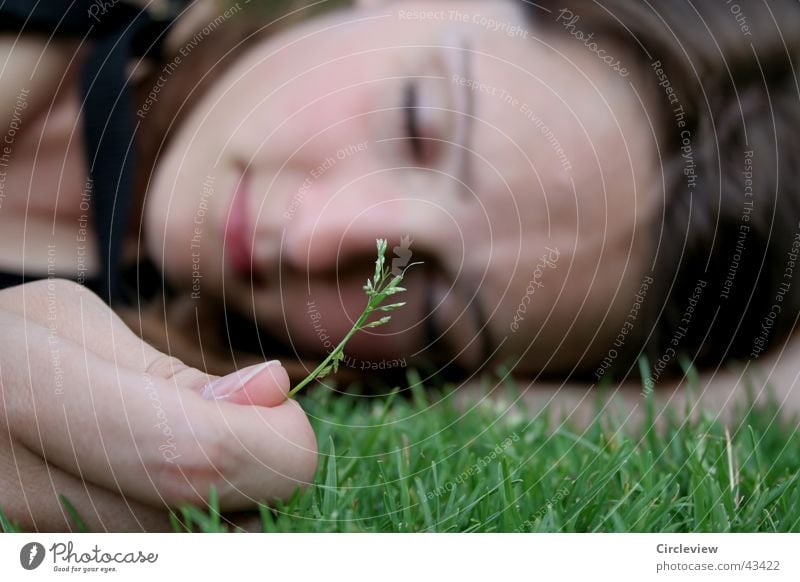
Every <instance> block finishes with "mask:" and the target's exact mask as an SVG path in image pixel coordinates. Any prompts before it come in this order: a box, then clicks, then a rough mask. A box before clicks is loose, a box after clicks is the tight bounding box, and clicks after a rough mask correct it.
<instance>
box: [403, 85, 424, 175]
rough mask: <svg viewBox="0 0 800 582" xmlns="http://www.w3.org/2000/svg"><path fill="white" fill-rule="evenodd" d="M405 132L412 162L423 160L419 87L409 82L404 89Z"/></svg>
mask: <svg viewBox="0 0 800 582" xmlns="http://www.w3.org/2000/svg"><path fill="white" fill-rule="evenodd" d="M404 97H405V99H404V101H405V130H406V137H407V138H408V140H409V147H410V149H411V155H412V156H413V158H414V160H416V161H418V162H422V161H424V159H425V143H424V141H425V140H424V136H423V135H422V127H421V125H420V116H419V106H420V104H419V85H418V84H417V83H415V82H413V81H412V82H410V83H408V85H406V88H405V96H404Z"/></svg>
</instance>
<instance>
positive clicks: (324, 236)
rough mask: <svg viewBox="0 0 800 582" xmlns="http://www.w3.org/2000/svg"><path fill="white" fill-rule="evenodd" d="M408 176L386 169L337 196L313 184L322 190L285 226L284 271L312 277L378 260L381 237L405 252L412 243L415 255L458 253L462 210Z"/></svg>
mask: <svg viewBox="0 0 800 582" xmlns="http://www.w3.org/2000/svg"><path fill="white" fill-rule="evenodd" d="M408 174H409V171H407V170H387V171H385V172H379V173H377V174H376V175H374V176H372V177H365V178H363V179H361V180H357V182H356V183H354V184H351V185H349V186H348V187H345V188H342V189H341V190H339V191H336V192H325V191H319V190H321V189H323V188H325V185H323V184H321V183H320V184H319V185H315V186H314V187H313V189H315V190H318V191H316V192H315V191H310V192H309V195H308V203H307V204H306V205H304V207H303V208H302V209H300V211H298V212H297V214H296V215H295V216H294V218H293V219H292V220H291V222H290V223H289V224H287V225H286V228H285V231H284V242H283V248H282V249H281V261H282V263H283V264H284V266H286V267H290V268H292V269H294V270H297V271H299V272H307V273H309V274H326V273H327V274H331V273H334V272H335V271H336V270H337V269H338V270H340V271H341V270H342V269H345V270H347V269H348V268H349V267H350V266H351V264H352V263H354V262H356V261H363V260H364V259H365V258H366V257H372V258H373V259H374V256H375V240H376V239H379V238H380V239H387V240H388V241H389V244H390V245H391V247H394V246H399V247H401V248H402V246H403V241H409V240H413V252H418V253H420V255H425V256H439V255H440V254H441V251H442V249H450V250H451V251H452V252H456V253H457V251H458V248H459V246H461V243H460V242H459V241H460V240H462V239H463V233H462V232H461V229H460V228H459V225H458V218H457V211H458V209H457V208H454V206H453V204H452V203H451V202H450V201H449V200H448V197H447V195H444V196H433V195H428V196H426V195H424V194H423V193H424V192H426V190H425V189H423V187H424V182H423V181H421V180H420V181H419V182H420V184H419V187H418V188H415V187H414V185H413V182H414V181H415V179H414V178H415V176H409V175H408ZM403 185H405V186H406V187H403ZM444 186H445V185H443V189H444ZM430 187H431V184H428V185H427V188H430ZM404 192H407V193H404ZM391 247H390V248H391ZM402 252H404V251H402ZM402 258H405V257H402ZM367 264H368V263H367ZM356 266H357V267H358V266H359V265H356Z"/></svg>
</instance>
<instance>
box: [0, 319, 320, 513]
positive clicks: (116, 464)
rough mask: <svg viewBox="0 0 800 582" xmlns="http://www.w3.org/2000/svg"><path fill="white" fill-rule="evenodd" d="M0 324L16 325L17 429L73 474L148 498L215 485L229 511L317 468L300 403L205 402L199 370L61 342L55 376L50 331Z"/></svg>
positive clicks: (12, 415) (10, 384) (11, 370)
mask: <svg viewBox="0 0 800 582" xmlns="http://www.w3.org/2000/svg"><path fill="white" fill-rule="evenodd" d="M0 326H2V327H3V328H4V329H5V330H8V331H9V332H10V333H9V335H7V336H4V338H3V340H2V343H1V344H0V348H1V349H0V358H1V360H0V361H2V367H0V383H1V384H0V393H1V394H2V395H3V402H2V406H3V407H4V408H5V409H6V410H7V411H8V414H7V418H8V419H9V427H10V429H11V432H12V435H13V436H14V437H15V438H18V439H19V441H20V442H21V443H23V444H24V445H25V446H27V447H28V448H29V449H31V450H32V451H34V452H35V453H36V454H38V455H39V456H41V457H42V458H44V459H45V460H46V461H48V462H49V463H51V464H53V465H55V466H58V467H59V468H61V469H63V470H64V471H66V472H69V473H72V474H74V475H80V476H81V477H82V478H83V479H85V480H88V481H90V482H93V483H96V484H98V485H101V486H103V487H105V488H107V489H110V490H114V491H117V490H119V491H121V492H123V493H124V494H125V495H126V496H128V497H130V498H132V499H135V500H139V501H142V502H144V503H148V504H150V505H153V506H161V505H163V504H167V505H170V506H174V505H175V504H176V503H181V502H185V501H191V502H200V501H204V500H207V499H208V495H209V492H210V488H211V486H212V485H213V486H216V487H217V489H218V490H220V491H225V494H224V501H223V505H222V508H223V509H244V508H247V507H252V506H253V504H254V499H274V498H278V497H279V498H286V497H289V496H291V494H292V493H293V491H294V490H295V488H296V487H297V486H298V484H302V483H305V482H308V481H309V480H310V479H311V477H312V476H313V473H314V469H315V466H316V442H315V439H314V436H313V432H312V431H311V428H310V426H309V424H308V419H307V418H306V417H305V414H303V412H302V410H301V409H300V408H299V406H297V405H296V403H295V402H293V401H285V402H284V403H283V404H281V405H279V406H276V407H274V408H267V407H262V406H234V405H231V404H230V403H227V402H217V401H213V402H212V401H208V400H205V399H203V398H202V397H201V396H200V394H199V390H196V391H193V390H191V389H190V388H195V389H196V387H197V385H198V384H199V383H201V382H202V381H203V379H204V377H203V376H204V375H202V374H201V373H198V372H197V371H192V370H189V369H187V370H182V371H180V372H178V373H177V374H176V375H175V376H173V377H171V378H169V379H163V378H159V377H156V376H153V375H151V374H148V373H146V372H134V371H130V370H121V369H119V368H117V367H116V366H114V365H113V364H111V363H109V362H107V361H105V360H103V359H101V358H99V357H98V356H97V355H95V354H93V353H91V352H87V351H86V350H84V349H83V348H82V347H81V346H78V345H76V344H74V343H73V342H66V341H64V342H62V343H61V344H60V345H59V352H58V354H59V355H58V357H59V360H60V363H59V373H58V374H54V373H53V369H52V367H51V366H50V365H49V364H50V362H49V361H48V360H49V358H50V357H51V356H52V354H51V353H48V352H47V351H45V355H43V354H42V346H46V345H47V332H46V330H44V329H43V328H41V326H37V325H35V324H31V323H29V322H25V321H24V320H21V318H19V317H18V316H16V315H14V314H9V313H7V312H0ZM9 337H11V338H13V339H12V340H9V339H8V338H9ZM162 358H163V356H162ZM163 361H166V360H163ZM156 367H157V366H156ZM59 377H60V378H61V385H59V379H58V378H59ZM261 381H263V380H261ZM187 384H189V385H187ZM6 397H8V398H6ZM221 497H222V495H221Z"/></svg>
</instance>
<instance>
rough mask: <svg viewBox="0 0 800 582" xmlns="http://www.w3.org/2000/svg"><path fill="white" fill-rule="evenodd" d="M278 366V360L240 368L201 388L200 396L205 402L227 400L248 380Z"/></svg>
mask: <svg viewBox="0 0 800 582" xmlns="http://www.w3.org/2000/svg"><path fill="white" fill-rule="evenodd" d="M280 365H281V363H280V362H279V361H278V360H272V361H271V362H265V363H263V364H256V365H255V366H249V367H247V368H242V369H241V370H237V371H235V372H232V373H231V374H228V375H227V376H223V377H222V378H218V379H217V380H214V381H213V382H209V383H208V384H206V385H205V386H203V390H202V391H201V392H200V395H201V396H202V397H203V398H205V399H206V400H224V399H225V398H229V397H230V396H232V395H233V394H235V393H236V392H238V391H239V390H241V389H243V388H244V387H245V385H246V384H247V383H248V382H249V381H250V380H252V379H253V378H255V377H256V376H258V375H259V374H260V373H261V372H263V371H264V370H266V369H267V368H269V367H270V366H280Z"/></svg>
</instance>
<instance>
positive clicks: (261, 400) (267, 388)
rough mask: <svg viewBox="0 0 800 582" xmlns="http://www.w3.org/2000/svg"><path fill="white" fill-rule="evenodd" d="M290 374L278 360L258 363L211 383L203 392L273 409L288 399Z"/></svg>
mask: <svg viewBox="0 0 800 582" xmlns="http://www.w3.org/2000/svg"><path fill="white" fill-rule="evenodd" d="M289 388H290V386H289V374H288V373H287V372H286V370H285V369H284V367H283V366H282V365H281V363H280V362H279V361H278V360H273V361H271V362H265V363H263V364H256V365H254V366H249V367H247V368H242V369H241V370H236V371H235V372H231V373H230V374H228V375H227V376H223V377H222V378H217V379H215V380H212V381H210V382H208V383H207V384H206V385H205V386H203V388H202V389H201V391H200V395H201V396H202V397H203V398H205V399H206V400H218V401H223V402H230V403H233V404H242V405H246V404H249V405H252V406H265V407H268V408H274V407H275V406H279V405H280V404H282V403H283V402H285V401H286V398H287V395H288V393H289Z"/></svg>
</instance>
